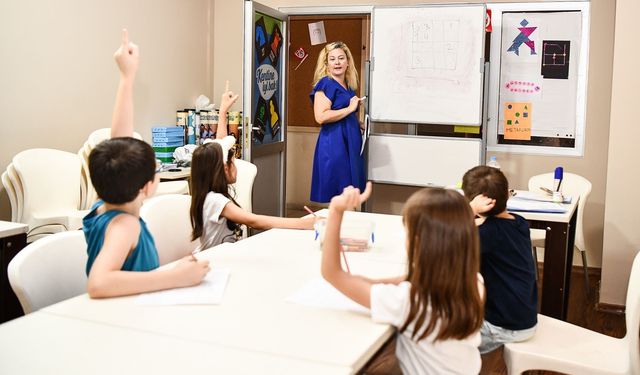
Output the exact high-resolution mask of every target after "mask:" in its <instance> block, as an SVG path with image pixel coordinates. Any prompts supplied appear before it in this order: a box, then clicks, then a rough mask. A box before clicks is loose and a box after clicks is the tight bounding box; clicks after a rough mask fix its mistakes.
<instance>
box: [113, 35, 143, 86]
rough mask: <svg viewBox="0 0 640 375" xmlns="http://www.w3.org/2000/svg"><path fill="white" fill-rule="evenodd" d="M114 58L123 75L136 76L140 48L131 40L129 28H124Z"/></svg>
mask: <svg viewBox="0 0 640 375" xmlns="http://www.w3.org/2000/svg"><path fill="white" fill-rule="evenodd" d="M113 58H114V59H115V60H116V63H117V64H118V69H120V75H122V77H124V78H133V77H135V75H136V71H137V70H138V62H139V61H140V49H139V48H138V46H137V45H136V44H134V43H132V42H130V41H129V32H128V31H127V29H122V42H121V43H120V47H119V48H118V50H116V52H115V53H114V54H113Z"/></svg>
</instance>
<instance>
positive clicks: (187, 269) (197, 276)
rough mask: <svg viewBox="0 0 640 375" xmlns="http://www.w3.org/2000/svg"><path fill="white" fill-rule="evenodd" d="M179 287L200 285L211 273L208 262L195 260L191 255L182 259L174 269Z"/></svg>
mask: <svg viewBox="0 0 640 375" xmlns="http://www.w3.org/2000/svg"><path fill="white" fill-rule="evenodd" d="M173 270H174V272H175V274H176V277H177V282H178V285H179V286H181V287H185V286H192V285H198V284H200V282H201V281H202V279H203V278H204V277H205V276H206V275H207V273H209V270H211V267H209V261H208V260H197V261H196V260H194V258H193V257H192V256H191V255H187V256H186V257H184V258H182V259H180V261H178V264H176V267H175V268H174V269H173Z"/></svg>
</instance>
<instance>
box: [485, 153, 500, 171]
mask: <svg viewBox="0 0 640 375" xmlns="http://www.w3.org/2000/svg"><path fill="white" fill-rule="evenodd" d="M487 167H493V168H497V169H500V164H498V159H497V158H496V157H495V156H492V157H490V158H489V161H488V162H487Z"/></svg>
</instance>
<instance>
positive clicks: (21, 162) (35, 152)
mask: <svg viewBox="0 0 640 375" xmlns="http://www.w3.org/2000/svg"><path fill="white" fill-rule="evenodd" d="M13 166H14V168H15V170H16V172H17V174H18V177H19V178H20V181H21V182H22V192H23V194H24V197H23V202H24V207H23V211H22V216H23V220H24V222H25V223H27V224H28V223H29V222H30V220H31V219H32V218H33V217H34V215H48V214H57V213H59V212H61V211H68V210H77V209H78V207H79V206H80V169H81V166H80V160H79V158H78V155H76V154H73V153H70V152H66V151H60V150H54V149H48V148H34V149H29V150H25V151H22V152H20V153H18V154H17V155H16V156H14V157H13Z"/></svg>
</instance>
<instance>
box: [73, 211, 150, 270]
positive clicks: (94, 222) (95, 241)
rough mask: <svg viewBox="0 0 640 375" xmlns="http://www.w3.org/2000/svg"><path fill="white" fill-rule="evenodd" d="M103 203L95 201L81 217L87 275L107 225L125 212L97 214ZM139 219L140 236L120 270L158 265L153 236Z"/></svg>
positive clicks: (145, 268)
mask: <svg viewBox="0 0 640 375" xmlns="http://www.w3.org/2000/svg"><path fill="white" fill-rule="evenodd" d="M103 204H104V202H103V201H98V202H96V203H95V204H94V205H93V207H91V211H90V212H89V213H88V214H87V216H85V217H84V218H83V219H82V230H83V231H84V237H85V239H86V240H87V255H88V256H89V258H88V259H87V268H86V272H87V275H89V271H91V266H93V262H94V261H95V260H96V257H97V256H98V254H99V253H100V249H102V244H103V243H104V234H105V232H106V230H107V226H108V225H109V223H110V222H111V220H113V218H114V217H116V216H117V215H120V214H126V212H124V211H117V210H110V211H107V212H104V213H102V214H98V213H97V212H96V210H97V209H98V207H100V206H101V205H103ZM139 220H140V236H139V237H138V245H137V246H136V248H135V249H133V251H132V252H131V254H129V256H128V257H127V259H126V260H125V261H124V264H123V265H122V271H151V270H154V269H156V268H158V267H159V266H160V260H159V259H158V251H157V250H156V244H155V242H153V236H151V232H149V229H148V228H147V224H146V223H145V222H144V220H142V219H139Z"/></svg>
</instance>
